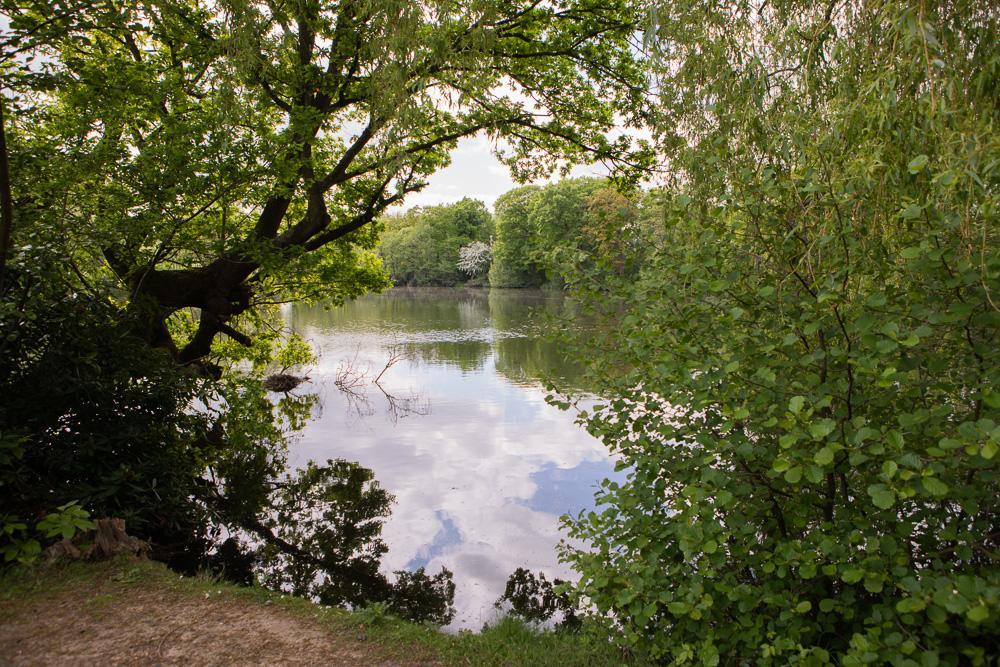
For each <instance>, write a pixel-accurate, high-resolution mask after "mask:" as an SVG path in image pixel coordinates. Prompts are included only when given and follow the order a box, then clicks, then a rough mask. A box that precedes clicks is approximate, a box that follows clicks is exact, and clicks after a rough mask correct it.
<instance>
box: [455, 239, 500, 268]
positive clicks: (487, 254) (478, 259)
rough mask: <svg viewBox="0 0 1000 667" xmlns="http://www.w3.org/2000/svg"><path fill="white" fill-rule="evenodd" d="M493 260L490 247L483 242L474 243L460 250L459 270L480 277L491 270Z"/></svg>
mask: <svg viewBox="0 0 1000 667" xmlns="http://www.w3.org/2000/svg"><path fill="white" fill-rule="evenodd" d="M491 259H492V254H491V251H490V246H489V244H487V243H483V242H482V241H473V242H472V243H470V244H469V245H466V246H462V247H461V248H459V249H458V268H459V269H460V270H461V271H462V272H463V273H466V274H468V275H469V276H478V275H481V274H483V273H485V272H486V271H487V270H489V268H490V261H491Z"/></svg>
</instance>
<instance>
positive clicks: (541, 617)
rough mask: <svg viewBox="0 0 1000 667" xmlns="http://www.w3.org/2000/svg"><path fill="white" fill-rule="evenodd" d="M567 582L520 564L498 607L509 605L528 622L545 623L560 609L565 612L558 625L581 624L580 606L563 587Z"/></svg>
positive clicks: (574, 626)
mask: <svg viewBox="0 0 1000 667" xmlns="http://www.w3.org/2000/svg"><path fill="white" fill-rule="evenodd" d="M565 584H566V582H564V581H561V580H560V579H553V580H552V581H549V580H548V579H546V578H545V573H544V572H540V573H539V574H538V576H537V577H536V576H535V574H534V573H533V572H531V571H530V570H525V569H524V568H523V567H519V568H517V569H516V570H514V572H513V573H511V575H510V576H509V577H507V584H506V586H505V587H504V592H503V595H501V596H500V599H499V600H497V601H496V603H494V606H495V607H496V608H497V609H507V607H508V606H509V611H510V613H511V614H512V615H514V616H517V617H518V618H520V619H523V620H525V621H528V622H535V623H544V622H545V621H548V620H549V619H551V618H552V617H553V616H554V615H555V614H556V613H559V614H561V616H562V618H561V620H560V621H559V625H558V627H561V628H578V627H579V626H580V619H579V617H578V616H577V611H578V610H577V606H576V604H575V602H574V601H573V600H572V599H571V598H570V596H569V595H568V594H567V593H565V592H563V591H561V590H559V589H560V588H563V587H565Z"/></svg>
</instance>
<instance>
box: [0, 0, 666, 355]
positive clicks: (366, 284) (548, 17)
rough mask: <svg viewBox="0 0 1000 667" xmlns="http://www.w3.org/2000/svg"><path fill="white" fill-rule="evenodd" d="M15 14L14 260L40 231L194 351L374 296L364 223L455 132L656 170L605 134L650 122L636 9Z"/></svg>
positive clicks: (559, 165)
mask: <svg viewBox="0 0 1000 667" xmlns="http://www.w3.org/2000/svg"><path fill="white" fill-rule="evenodd" d="M3 12H4V16H5V18H6V19H7V20H8V21H9V25H10V31H9V32H10V34H9V35H8V36H6V37H5V39H4V42H3V44H2V45H0V49H2V52H0V61H2V62H4V63H6V65H5V66H4V67H3V69H2V70H0V77H2V81H0V83H2V85H3V87H4V89H5V91H8V93H9V94H8V96H7V97H6V98H5V104H7V105H8V110H9V112H10V113H9V116H10V117H12V118H13V122H12V124H11V127H10V128H9V129H10V133H9V134H10V142H9V143H10V162H11V174H12V178H13V183H12V185H13V191H14V197H15V199H16V200H17V204H18V205H17V207H16V213H17V216H16V217H17V220H16V221H15V224H14V239H13V249H14V250H15V251H16V249H17V248H21V247H25V246H28V245H33V243H32V241H30V240H29V238H28V234H30V233H32V231H37V230H45V231H46V232H48V236H49V238H51V239H52V240H53V242H54V246H53V247H51V248H50V250H49V252H50V253H51V255H50V258H51V259H55V258H60V259H62V260H64V261H66V262H68V263H71V264H72V265H73V266H74V267H75V268H76V269H77V270H78V271H79V274H80V279H81V280H83V281H87V282H91V281H94V280H97V279H98V278H99V279H100V280H101V281H103V280H109V281H110V282H111V283H112V284H113V285H114V287H115V290H114V292H113V295H114V298H115V299H116V300H119V301H121V302H124V303H125V304H127V306H128V308H127V314H128V316H129V317H131V318H134V320H135V321H137V322H138V323H140V324H141V326H140V328H139V333H140V334H141V335H142V337H143V338H144V339H145V340H146V342H147V343H148V344H149V345H151V346H154V347H162V348H164V349H166V350H168V351H170V352H171V354H172V355H173V356H174V357H175V359H176V360H177V361H179V362H181V363H182V364H189V363H191V362H198V361H201V360H203V359H205V358H206V357H208V356H209V355H211V354H212V347H211V346H212V343H213V341H215V339H216V338H217V337H218V335H219V334H220V333H221V334H225V335H227V336H229V337H230V338H232V339H233V340H236V341H239V342H244V343H245V342H249V337H252V335H253V334H254V333H255V332H254V331H253V330H252V326H251V325H252V324H253V317H252V312H253V311H254V310H255V309H256V308H257V307H258V306H260V305H262V304H265V305H266V304H269V303H272V302H274V301H280V300H293V299H304V298H306V299H308V298H314V299H332V300H334V301H336V300H340V299H344V298H350V297H353V296H357V295H359V294H362V293H364V292H366V291H369V290H371V289H378V288H380V287H382V286H384V285H385V277H384V275H383V274H382V272H381V270H380V269H379V267H378V265H377V262H376V261H374V255H373V254H372V250H373V248H374V247H375V244H376V242H377V233H378V227H377V225H373V224H372V223H373V221H375V220H376V219H378V218H379V216H380V215H381V214H382V213H384V212H385V211H387V210H388V209H389V208H390V207H392V206H393V205H394V204H397V203H399V202H401V201H402V200H403V199H404V198H405V197H406V196H407V195H408V194H410V193H413V192H416V191H418V190H420V189H422V188H423V187H424V186H425V185H426V184H427V179H428V178H429V176H430V175H431V174H433V173H434V172H436V171H437V170H439V169H440V168H442V167H443V166H445V165H446V164H447V163H448V160H449V157H448V154H449V152H450V150H451V149H452V148H454V146H455V145H456V142H457V141H458V140H459V139H460V138H462V137H466V136H473V135H475V134H478V133H486V134H488V135H490V137H491V138H492V139H494V140H499V139H503V140H504V141H503V143H502V145H503V146H504V147H505V148H504V149H503V151H502V152H501V155H500V157H501V159H502V160H503V161H505V162H506V163H508V164H509V165H511V167H512V168H513V169H514V171H515V173H516V175H517V176H518V177H519V178H535V177H540V176H544V175H547V174H549V173H551V172H552V171H553V170H554V169H563V170H565V169H568V168H569V166H570V165H572V164H574V163H578V162H582V161H587V160H591V159H598V160H603V161H606V162H609V163H612V164H614V165H615V166H616V167H617V168H618V170H619V171H621V172H622V173H623V174H630V175H632V176H635V175H636V174H637V173H638V171H639V170H640V169H641V168H642V167H643V166H644V165H645V164H646V163H647V162H648V160H649V151H648V149H647V148H646V147H644V146H641V145H639V144H637V143H636V142H633V141H631V140H630V139H629V138H628V137H624V136H623V137H620V138H617V139H612V138H609V136H608V133H609V131H610V130H611V129H612V128H613V127H614V126H615V125H616V123H621V122H622V121H624V122H626V123H628V124H631V125H638V124H639V123H640V122H641V119H642V118H641V117H642V109H641V106H642V101H643V96H642V92H641V84H642V83H643V81H644V67H643V64H642V63H641V62H640V61H639V60H638V59H637V57H636V54H637V52H636V49H635V46H636V45H635V43H634V41H635V26H636V25H637V23H638V21H639V20H640V19H641V16H642V13H641V8H640V7H639V6H638V4H637V3H634V2H633V1H632V0H613V1H611V2H603V3H599V4H594V3H593V2H591V1H590V0H567V1H566V2H561V3H558V4H554V5H553V4H539V3H537V2H531V1H530V0H516V1H515V2H495V1H488V2H483V1H482V0H463V1H461V2H447V3H442V2H437V1H436V0H428V1H426V2H410V1H408V0H407V1H403V0H389V1H379V2H373V1H370V0H363V1H362V2H359V3H346V4H345V3H333V4H330V3H326V4H323V3H309V2H294V3H292V4H290V5H287V6H284V5H283V6H281V7H276V6H272V5H270V4H268V3H260V2H251V1H244V0H238V1H236V2H230V3H227V4H226V5H225V7H224V8H220V7H219V6H218V5H217V4H216V3H213V2H201V1H195V2H178V1H177V0H156V1H155V2H153V3H144V4H139V5H136V4H134V3H132V4H128V3H126V4H125V5H115V4H111V5H108V4H102V3H91V2H89V1H87V0H73V1H71V2H69V3H64V4H61V5H59V6H58V7H53V6H51V3H49V2H45V1H39V0H18V1H16V2H9V3H6V4H5V5H4V7H3ZM17 58H20V59H21V60H20V61H18V62H19V63H20V62H24V63H29V66H27V67H19V66H10V65H11V64H12V63H13V62H14V59H17ZM598 79H600V81H598ZM13 255H16V252H12V256H13ZM455 259H456V258H455V257H449V258H448V260H447V261H448V263H449V264H450V265H451V267H450V268H451V269H452V270H454V266H453V265H454V261H455ZM190 308H195V309H198V310H199V315H198V321H197V323H196V325H195V329H194V331H193V332H192V333H191V335H189V336H186V337H184V338H182V339H179V340H178V339H175V338H174V337H173V336H172V333H173V332H172V331H170V330H169V329H168V328H167V327H165V326H164V323H165V322H166V321H168V320H169V319H170V318H171V317H175V316H176V315H177V314H178V313H183V312H185V311H186V310H187V309H190ZM246 313H251V316H250V317H249V320H250V321H249V322H248V321H246V320H245V319H243V318H242V317H241V316H242V315H243V314H246ZM209 370H213V369H209Z"/></svg>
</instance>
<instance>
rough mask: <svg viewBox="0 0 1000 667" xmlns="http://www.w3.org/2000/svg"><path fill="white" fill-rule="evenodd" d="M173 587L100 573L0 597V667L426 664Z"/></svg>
mask: <svg viewBox="0 0 1000 667" xmlns="http://www.w3.org/2000/svg"><path fill="white" fill-rule="evenodd" d="M67 577H68V578H70V579H73V576H72V575H71V574H68V575H67ZM175 579H179V577H177V575H174V574H172V573H170V572H169V571H167V570H165V569H154V568H150V567H149V566H147V565H141V564H140V565H138V566H134V567H131V568H128V567H126V568H125V569H123V568H122V566H121V565H118V566H116V567H112V566H111V565H108V566H106V567H103V568H98V570H97V572H96V573H91V574H89V575H88V576H87V577H86V578H85V579H83V580H80V581H77V580H75V579H73V580H72V581H69V582H66V581H62V582H58V583H56V584H55V585H54V586H52V587H50V586H47V585H46V586H44V587H41V589H39V587H38V586H37V585H36V586H35V587H34V589H32V590H30V591H28V592H20V591H15V592H14V593H12V594H10V595H5V596H2V597H0V665H60V666H61V665H182V664H183V665H335V666H336V665H352V666H353V665H390V664H428V663H427V662H426V661H421V660H419V659H418V660H416V661H409V660H407V661H405V662H402V663H401V662H398V661H395V660H386V659H385V658H383V657H380V656H379V655H378V653H379V651H378V650H377V647H375V646H373V645H372V644H371V643H369V642H366V641H365V639H364V636H363V634H364V631H363V630H359V629H358V628H352V629H348V628H345V629H344V630H341V631H338V630H335V629H333V628H330V627H327V626H325V625H324V624H322V623H320V622H319V621H316V620H313V619H310V618H307V617H304V615H303V614H301V613H297V612H294V611H291V610H288V609H283V608H279V606H277V605H270V604H268V603H267V602H266V601H260V600H255V599H250V598H249V597H240V596H236V595H233V594H232V593H230V592H229V591H225V590H222V589H221V588H220V589H219V590H218V591H213V590H207V589H209V588H210V586H211V584H208V583H205V582H202V583H201V584H199V585H198V586H200V588H199V587H196V586H195V585H193V584H184V583H182V582H178V581H175ZM50 588H51V590H50ZM352 635H353V636H352Z"/></svg>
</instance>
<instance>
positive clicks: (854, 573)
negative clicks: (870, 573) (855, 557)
mask: <svg viewBox="0 0 1000 667" xmlns="http://www.w3.org/2000/svg"><path fill="white" fill-rule="evenodd" d="M863 576H865V572H864V570H859V569H858V568H854V567H852V568H849V569H847V570H844V571H843V572H842V573H841V574H840V578H841V579H842V580H843V582H844V583H845V584H856V583H858V582H859V581H861V578H862V577H863Z"/></svg>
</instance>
